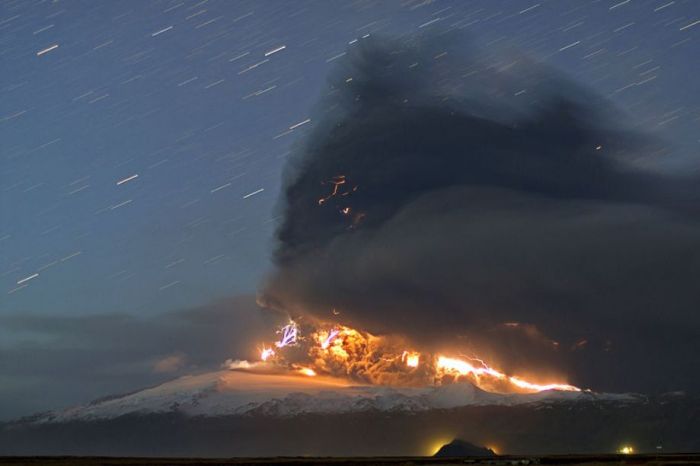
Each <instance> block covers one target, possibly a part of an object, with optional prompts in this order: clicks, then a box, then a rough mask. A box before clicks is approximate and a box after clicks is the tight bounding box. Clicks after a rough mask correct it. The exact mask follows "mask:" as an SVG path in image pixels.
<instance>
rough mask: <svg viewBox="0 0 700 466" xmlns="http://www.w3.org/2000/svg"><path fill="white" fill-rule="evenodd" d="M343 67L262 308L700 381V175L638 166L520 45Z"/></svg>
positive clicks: (577, 89) (389, 49)
mask: <svg viewBox="0 0 700 466" xmlns="http://www.w3.org/2000/svg"><path fill="white" fill-rule="evenodd" d="M343 58H344V61H342V62H341V64H339V65H338V67H337V69H336V70H335V72H334V73H333V74H332V76H331V77H330V82H329V87H328V91H327V93H326V94H325V95H324V96H323V98H322V99H321V101H320V103H319V106H318V109H317V111H316V116H315V118H313V122H314V125H315V128H314V130H313V131H312V133H311V134H310V136H309V137H308V138H307V139H306V140H305V141H304V142H303V143H302V144H300V145H299V146H298V147H297V148H296V150H295V153H294V154H293V157H292V158H291V160H290V163H289V167H288V170H287V179H286V187H285V190H284V193H283V198H282V208H283V214H284V216H283V222H282V224H281V226H280V229H279V231H278V247H277V250H276V255H275V260H276V266H277V267H276V270H275V272H274V273H273V274H272V276H271V277H270V279H269V281H268V283H267V286H266V287H265V289H264V290H263V293H262V297H263V302H264V303H265V304H266V305H267V306H269V307H273V308H278V309H283V310H285V311H287V312H290V313H292V314H304V313H310V314H313V315H315V316H316V317H320V318H322V319H326V320H332V319H334V317H335V316H334V314H332V313H331V312H330V311H331V310H332V309H337V310H338V311H340V312H341V314H340V316H339V317H338V318H339V319H341V320H342V321H343V322H345V323H347V324H350V325H359V326H362V327H364V328H365V329H367V330H369V331H374V332H378V333H391V332H398V333H402V334H405V335H408V336H409V337H411V338H412V339H413V340H414V341H416V342H419V343H420V344H421V345H423V346H424V347H431V348H440V347H441V346H442V345H444V346H447V347H455V346H456V347H459V348H461V349H462V350H463V351H465V352H469V351H473V352H475V353H476V354H479V355H482V357H484V358H489V359H490V360H492V361H496V362H498V363H499V364H500V365H501V366H502V367H504V368H506V369H510V370H517V371H519V372H520V373H522V372H527V371H529V370H535V369H536V368H539V372H541V371H542V369H541V368H542V367H544V368H546V369H547V370H551V371H553V372H560V373H561V372H564V373H567V374H568V375H569V379H570V380H571V381H573V382H576V383H580V384H583V385H587V386H591V387H594V388H596V389H608V390H668V389H677V388H693V389H697V388H700V377H699V376H698V375H697V374H698V373H700V371H699V370H698V369H700V367H699V366H700V362H699V361H698V359H699V358H697V354H700V313H698V305H700V287H698V285H697V284H698V277H699V276H700V215H699V210H698V201H699V200H700V185H699V184H698V180H700V178H699V177H698V176H697V175H696V174H693V175H688V176H685V177H683V176H671V175H667V174H660V173H653V172H649V171H644V170H642V169H641V168H639V167H638V166H637V165H636V164H635V160H637V159H641V158H644V157H647V156H648V153H649V151H650V150H651V149H652V148H653V147H654V144H655V143H654V141H652V140H651V139H650V138H648V137H645V136H643V135H639V134H634V132H632V131H630V130H628V129H626V128H625V127H624V126H623V125H621V124H619V122H620V121H623V120H625V119H626V118H627V117H626V116H625V115H624V114H623V113H622V112H620V111H617V110H615V109H613V108H612V107H611V106H610V105H609V104H607V103H606V102H605V101H604V100H603V99H601V98H600V97H598V96H596V95H595V94H594V93H592V92H591V91H588V90H586V89H585V88H583V87H582V86H579V85H577V84H574V83H572V82H570V81H569V80H567V79H566V78H565V77H563V76H561V75H559V74H558V73H556V72H554V71H553V70H550V69H548V68H547V67H546V66H543V65H541V64H538V63H535V62H533V61H532V60H530V59H528V58H527V57H524V56H522V55H520V54H518V53H517V52H513V51H510V50H501V51H498V52H493V51H487V50H481V49H478V48H476V47H474V46H473V45H470V44H469V43H466V41H465V40H463V38H461V37H448V36H445V35H443V36H433V37H413V38H409V39H404V40H402V41H401V42H398V41H391V40H378V39H373V38H369V39H366V40H363V41H360V42H359V43H358V44H357V45H356V46H353V47H351V48H350V49H349V50H348V53H347V55H346V56H345V57H343ZM341 181H344V183H343V184H337V183H340V182H341ZM336 187H337V191H336V192H335V195H333V196H331V194H332V193H333V192H334V190H335V189H336ZM319 199H326V200H325V201H324V202H323V203H322V204H319ZM344 209H345V212H344ZM658 371H663V372H664V373H665V374H666V375H664V376H662V377H660V376H659V375H658Z"/></svg>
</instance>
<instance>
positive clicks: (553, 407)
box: [0, 396, 700, 458]
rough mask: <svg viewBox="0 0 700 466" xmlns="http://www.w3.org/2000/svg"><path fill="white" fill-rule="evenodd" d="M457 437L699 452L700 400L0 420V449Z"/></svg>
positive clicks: (394, 448) (385, 447)
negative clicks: (287, 414) (62, 420)
mask: <svg viewBox="0 0 700 466" xmlns="http://www.w3.org/2000/svg"><path fill="white" fill-rule="evenodd" d="M455 438H463V439H469V440H470V441H471V442H473V443H475V444H477V445H485V446H488V447H489V448H492V449H494V450H495V451H496V452H497V453H499V454H518V455H543V454H547V455H552V454H562V455H570V454H600V453H614V452H616V451H618V449H619V448H620V447H621V446H622V445H625V444H631V445H633V446H634V448H635V452H637V453H657V452H659V453H663V452H700V401H699V400H698V399H697V398H696V397H687V396H677V397H674V396H666V397H659V398H651V399H649V400H647V401H644V402H641V403H640V402H637V403H632V404H626V403H618V402H590V401H588V402H575V403H548V404H532V405H521V406H512V407H508V406H471V407H463V408H454V409H445V410H431V411H419V412H407V411H399V412H386V411H363V412H355V413H346V414H304V415H297V416H290V417H280V416H266V415H264V414H259V413H257V414H251V415H243V416H221V417H188V416H186V415H184V414H181V413H178V412H172V413H167V414H151V415H125V416H122V417H119V418H116V419H111V420H100V421H90V422H87V421H80V422H67V423H32V422H26V421H25V422H14V423H7V424H5V425H0V455H4V456H9V455H14V456H27V455H84V456H104V455H110V456H120V457H121V456H134V457H165V456H167V457H190V458H194V457H220V458H225V457H238V458H240V457H259V456H267V457H272V456H277V457H283V456H286V457H292V456H294V457H299V456H304V457H331V456H332V457H339V456H342V457H350V456H364V457H378V456H392V457H396V456H430V455H433V454H434V453H435V452H436V451H437V450H438V449H439V448H440V447H441V446H442V445H444V444H446V443H448V442H450V441H451V440H453V439H455Z"/></svg>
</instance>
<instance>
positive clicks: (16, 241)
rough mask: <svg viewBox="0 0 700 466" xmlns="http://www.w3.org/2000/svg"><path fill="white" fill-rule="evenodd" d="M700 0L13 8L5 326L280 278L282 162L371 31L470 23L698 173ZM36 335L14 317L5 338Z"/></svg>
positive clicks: (6, 46)
mask: <svg viewBox="0 0 700 466" xmlns="http://www.w3.org/2000/svg"><path fill="white" fill-rule="evenodd" d="M699 21H700V2H697V1H694V0H688V1H682V0H675V1H672V0H626V1H623V0H613V1H607V0H606V1H590V0H572V1H563V0H561V1H560V0H557V1H546V0H526V1H525V0H523V1H503V0H483V1H471V0H462V1H446V0H445V1H429V0H425V1H424V0H403V1H377V2H374V1H369V0H362V1H316V2H313V1H292V0H289V1H286V0H285V1H271V0H270V1H261V0H257V1H241V0H230V1H217V0H203V1H197V0H192V1H190V0H172V1H170V0H169V1H141V0H139V1H136V0H127V1H94V0H91V1H78V0H69V1H27V0H17V1H2V2H0V67H1V68H0V69H1V70H2V73H0V189H1V192H0V317H2V316H10V315H12V316H16V315H24V314H31V315H34V314H40V315H48V316H51V317H56V316H67V317H72V316H81V315H86V314H90V315H93V316H94V315H95V314H97V315H100V314H105V315H107V314H111V313H120V312H126V313H130V314H136V315H152V314H153V315H155V314H157V313H162V312H167V311H173V310H177V309H185V308H188V307H192V306H199V305H203V304H206V303H209V302H213V301H216V300H220V299H224V298H228V297H231V296H234V295H238V294H242V293H250V292H254V291H255V290H256V287H257V286H258V283H259V282H260V279H261V278H262V277H263V276H264V274H265V272H266V270H269V267H270V260H269V255H270V251H271V248H272V244H273V243H272V234H273V232H274V229H275V226H276V213H275V204H276V201H277V197H278V194H279V190H280V186H281V184H282V172H283V169H284V164H285V160H286V158H287V156H288V155H289V153H290V150H291V149H292V147H293V144H294V143H295V141H299V140H300V138H303V136H304V134H305V133H306V132H307V131H308V130H309V129H310V128H312V127H313V125H314V121H313V120H311V121H309V120H308V119H309V116H310V114H311V109H312V107H313V105H314V102H315V101H316V99H317V98H318V97H319V96H320V95H321V94H322V93H323V92H324V83H325V80H326V75H327V73H328V72H329V70H330V69H331V68H332V67H333V66H334V61H335V60H337V59H339V58H342V55H343V54H344V51H345V50H346V49H348V48H349V47H352V46H353V43H354V42H353V41H355V39H358V38H361V37H362V36H365V35H367V34H370V35H377V34H383V35H388V36H393V37H397V36H401V35H404V34H411V33H415V32H417V31H425V30H430V29H434V30H436V31H445V30H450V29H460V30H463V31H466V32H467V33H468V34H469V35H471V36H472V38H473V39H474V40H476V41H477V42H479V43H480V44H482V45H483V46H484V47H485V48H486V49H487V50H488V48H489V47H515V48H518V49H520V50H521V51H523V52H525V53H526V54H528V55H530V56H531V57H534V58H535V59H537V60H540V61H542V62H544V63H547V64H549V65H551V66H553V67H554V68H556V69H559V70H561V71H562V72H564V73H565V74H567V75H568V76H569V77H571V78H572V79H574V80H575V81H577V82H579V83H581V84H583V85H584V86H588V87H590V88H592V89H593V90H595V91H597V92H598V93H600V94H601V95H603V96H605V97H607V98H609V99H610V100H611V101H612V102H613V103H614V104H616V105H617V106H618V107H619V108H621V109H622V111H623V112H624V113H625V115H627V117H628V118H629V120H630V121H629V123H630V125H632V126H634V127H637V128H638V129H640V130H642V131H645V132H649V133H651V134H655V135H657V136H659V137H660V138H661V140H662V141H663V143H662V144H661V146H662V149H661V150H660V152H659V154H657V155H658V157H655V158H654V159H653V160H640V161H639V163H642V164H653V165H655V166H657V167H661V168H663V169H668V170H685V169H687V168H688V167H690V166H694V165H693V164H692V159H693V157H696V156H697V153H698V145H699V142H700V140H699V138H700V136H699V134H700V131H698V125H699V123H700V92H698V91H699V90H700V89H699V87H700V84H698V83H700V79H698V76H699V75H700V60H698V59H697V57H698V56H700V47H699V46H698V34H699V33H700V22H699ZM28 338H29V337H28V336H27V335H24V334H23V335H22V336H18V334H17V333H15V332H14V331H13V330H12V329H11V328H9V327H6V328H4V329H3V328H0V349H4V350H7V349H8V348H10V349H11V348H13V345H27V344H28V341H29V340H28Z"/></svg>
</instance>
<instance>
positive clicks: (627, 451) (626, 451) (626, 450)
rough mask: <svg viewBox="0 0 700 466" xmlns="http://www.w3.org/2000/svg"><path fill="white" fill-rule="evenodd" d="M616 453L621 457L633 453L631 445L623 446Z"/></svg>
mask: <svg viewBox="0 0 700 466" xmlns="http://www.w3.org/2000/svg"><path fill="white" fill-rule="evenodd" d="M617 452H618V453H620V454H622V455H631V454H633V453H634V447H633V446H632V445H623V446H621V447H620V449H619V450H617Z"/></svg>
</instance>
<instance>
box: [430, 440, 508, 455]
mask: <svg viewBox="0 0 700 466" xmlns="http://www.w3.org/2000/svg"><path fill="white" fill-rule="evenodd" d="M465 456H468V457H477V458H481V457H489V456H490V457H494V456H496V453H494V451H493V450H491V449H490V448H486V447H480V446H477V445H474V444H473V443H469V442H467V441H466V440H460V439H454V440H453V441H451V442H450V443H448V444H445V445H443V446H442V447H440V449H439V450H438V451H437V453H435V457H436V458H456V457H465Z"/></svg>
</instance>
